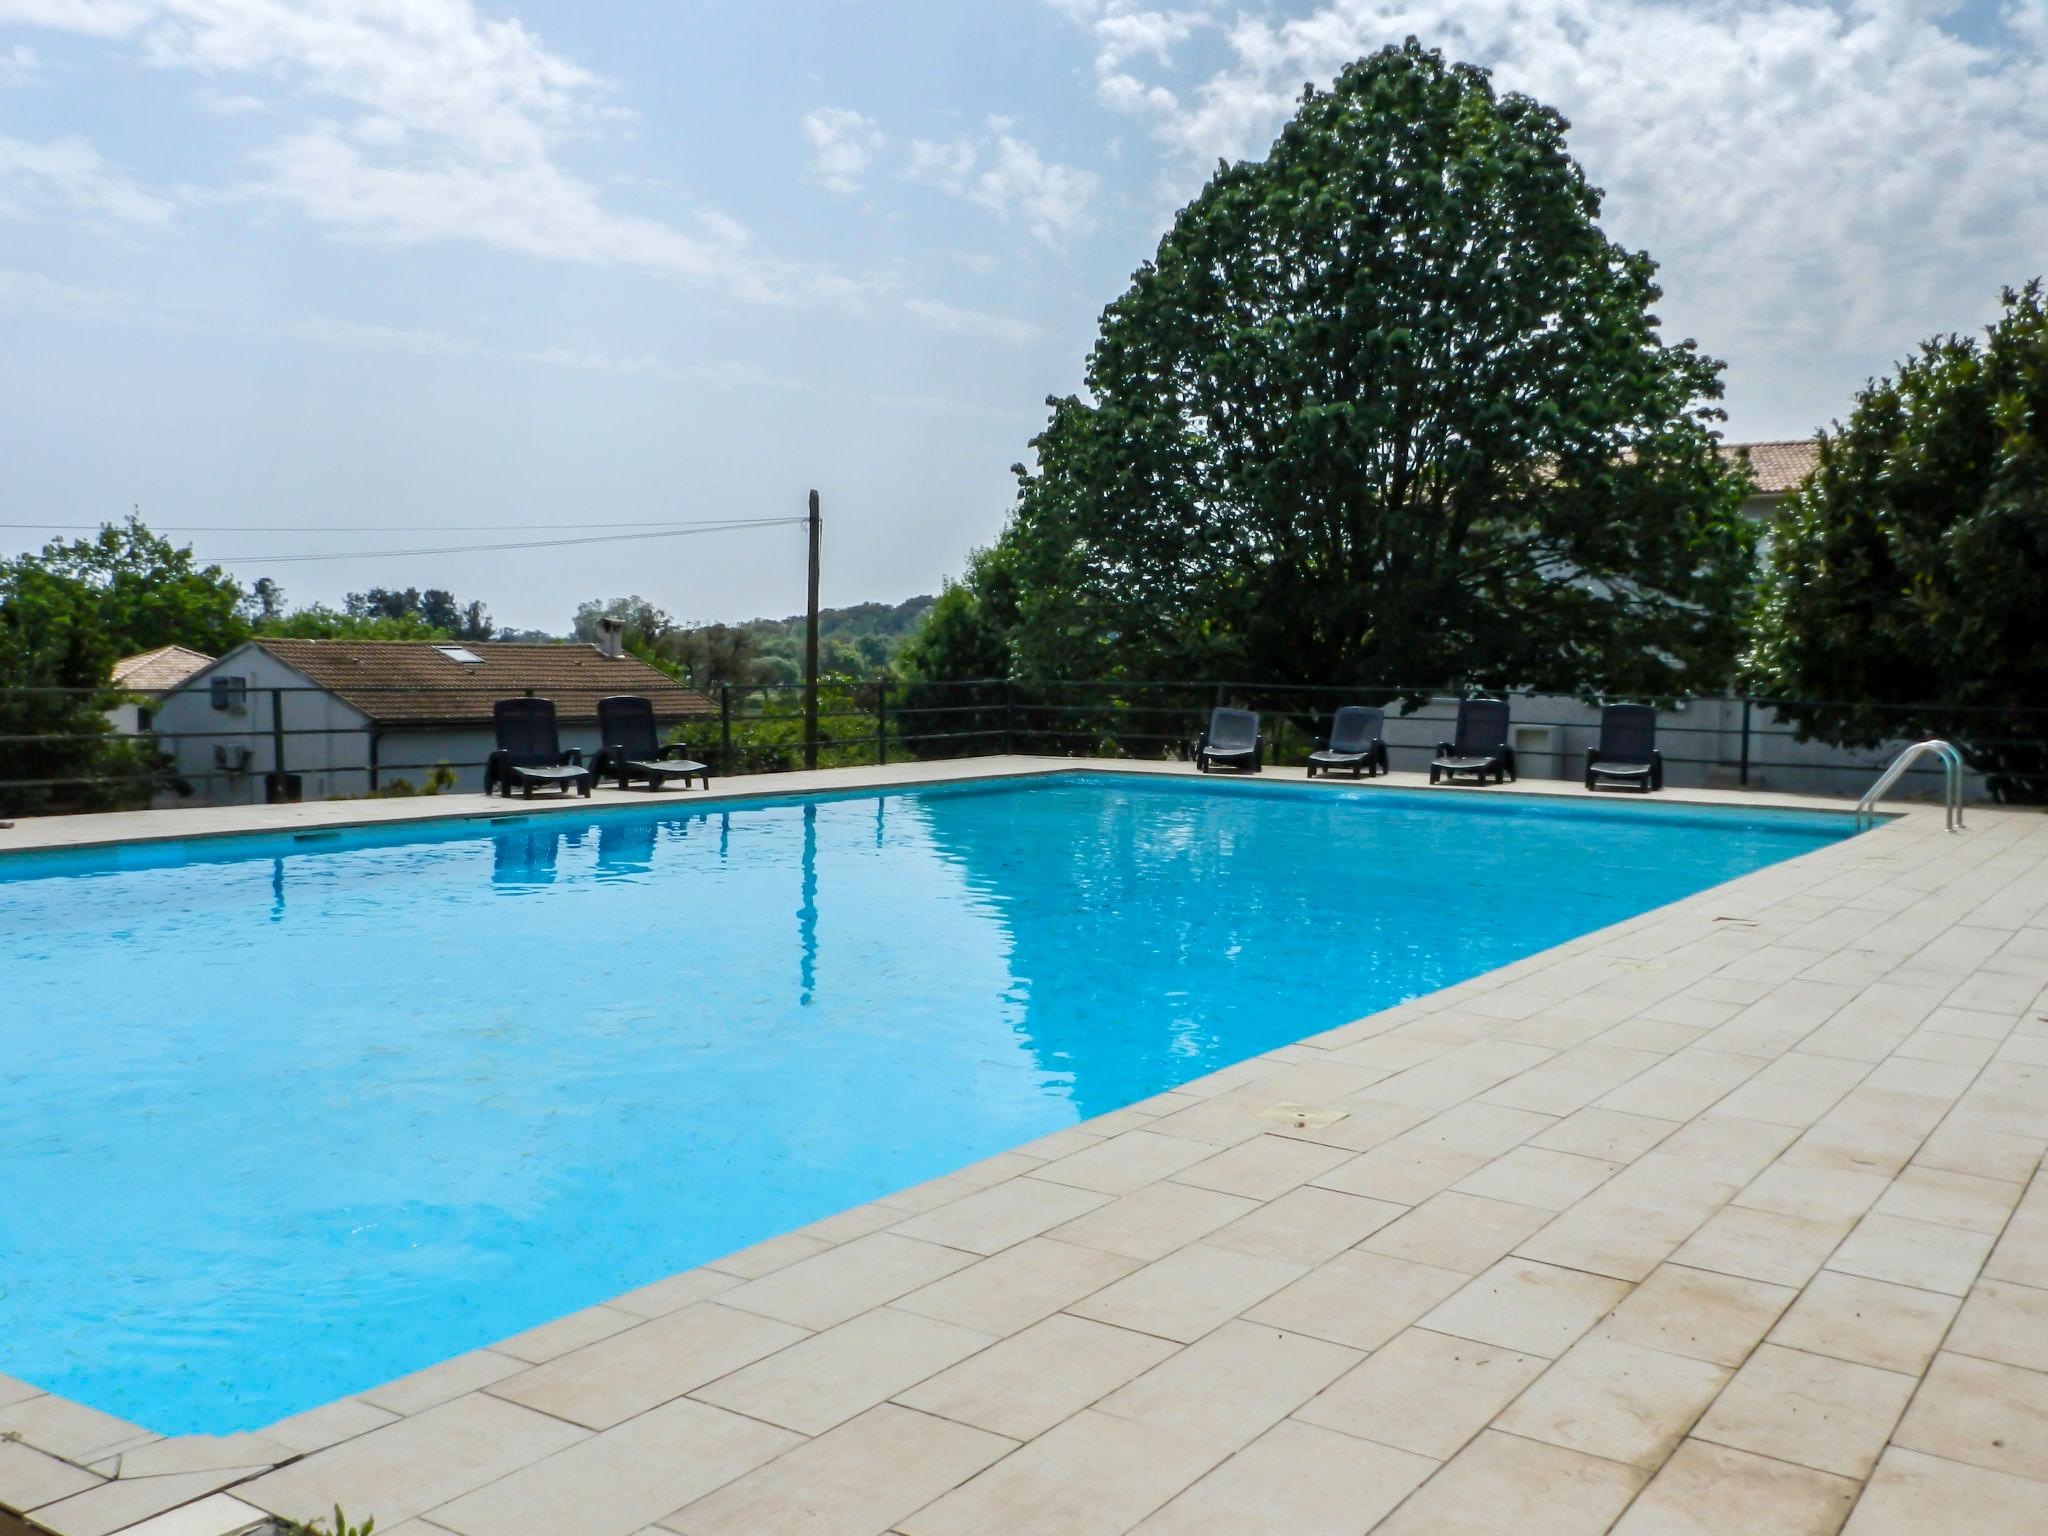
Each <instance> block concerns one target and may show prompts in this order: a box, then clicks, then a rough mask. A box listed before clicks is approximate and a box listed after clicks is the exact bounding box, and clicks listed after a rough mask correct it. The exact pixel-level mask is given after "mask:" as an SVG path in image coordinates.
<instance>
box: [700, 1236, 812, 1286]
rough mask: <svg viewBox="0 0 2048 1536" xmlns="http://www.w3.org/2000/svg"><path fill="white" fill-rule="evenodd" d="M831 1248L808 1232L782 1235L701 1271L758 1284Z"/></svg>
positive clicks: (734, 1253)
mask: <svg viewBox="0 0 2048 1536" xmlns="http://www.w3.org/2000/svg"><path fill="white" fill-rule="evenodd" d="M831 1246H832V1245H831V1244H830V1243H828V1242H826V1241H825V1239H824V1238H822V1237H813V1236H812V1235H811V1234H810V1233H808V1232H783V1233H780V1234H779V1235H777V1236H775V1237H771V1238H768V1239H766V1240H765V1241H763V1242H758V1243H755V1244H753V1245H752V1246H750V1247H746V1248H741V1249H738V1250H736V1251H735V1252H732V1253H728V1254H727V1255H726V1256H725V1257H724V1258H722V1259H713V1260H712V1261H711V1262H710V1263H709V1264H706V1265H705V1266H704V1267H705V1268H706V1269H715V1270H717V1271H719V1272H720V1273H721V1274H727V1275H737V1276H739V1278H740V1279H742V1280H758V1279H760V1278H761V1277H762V1276H763V1275H772V1274H774V1273H775V1271H776V1270H778V1269H786V1268H787V1267H788V1266H790V1265H791V1264H794V1263H795V1262H796V1261H797V1260H798V1259H808V1258H810V1257H811V1256H812V1255H813V1254H818V1253H823V1252H824V1251H825V1250H826V1249H827V1248H830V1247H831Z"/></svg>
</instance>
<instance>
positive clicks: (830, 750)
mask: <svg viewBox="0 0 2048 1536" xmlns="http://www.w3.org/2000/svg"><path fill="white" fill-rule="evenodd" d="M498 692H500V690H499V689H495V688H493V689H485V688H476V689H470V690H466V691H465V692H463V693H461V694H456V695H450V694H447V693H437V694H435V695H434V696H433V697H432V699H431V700H428V699H426V698H424V697H423V696H422V695H421V694H420V693H419V691H418V690H416V689H410V688H402V687H392V688H353V689H351V690H350V697H351V698H352V699H353V700H354V703H353V704H351V703H347V702H344V701H343V700H341V699H340V698H338V697H337V696H336V695H335V694H334V693H333V692H331V691H329V690H327V689H323V688H318V687H312V686H308V685H305V684H286V683H279V684H276V685H274V686H267V685H264V684H262V683H261V682H260V681H259V680H253V679H252V680H249V684H248V686H246V687H240V688H235V689H228V690H220V689H198V688H193V689H180V690H175V691H173V692H171V693H169V694H165V695H158V696H147V695H138V694H129V693H123V692H121V691H119V690H116V689H105V688H103V689H55V688H11V689H10V688H0V815H4V814H19V813H22V812H48V811H63V810H83V809H103V808H110V807H123V806H136V805H148V804H159V805H161V804H177V803H181V802H182V803H240V802H249V801H262V800H289V799H299V798H306V799H314V798H341V797H349V796H389V795H402V794H408V793H418V792H420V791H421V790H422V789H424V788H425V787H426V786H427V783H428V780H429V779H430V778H434V777H437V776H438V777H439V778H440V779H442V780H444V781H445V780H446V779H448V778H450V777H451V776H452V779H453V784H452V786H451V787H454V788H458V789H475V788H478V787H480V785H481V779H482V772H483V767H484V763H485V760H486V759H487V758H488V756H489V753H490V750H491V746H492V732H491V726H490V719H489V715H490V709H489V706H490V702H491V700H492V698H494V697H495V696H496V695H497V694H498ZM803 696H804V689H803V685H801V684H796V683H750V684H726V685H714V686H711V687H709V688H705V689H701V690H695V691H694V692H693V698H692V701H691V702H690V703H689V705H688V708H687V709H685V708H683V707H682V702H681V699H680V695H679V697H678V699H676V700H672V701H668V703H669V704H673V705H674V706H675V707H674V708H669V707H668V705H664V706H663V708H664V713H665V716H666V719H665V724H667V725H668V726H669V731H668V734H669V736H670V737H671V739H674V738H678V737H679V738H680V739H682V740H683V741H685V742H686V743H687V744H688V745H689V747H690V749H691V755H693V756H696V757H699V758H701V759H703V760H704V761H705V762H707V763H709V764H710V765H711V766H712V769H713V771H714V772H716V773H719V774H721V775H732V774H751V773H774V772H780V771H785V770H788V769H793V768H798V767H801V766H802V765H803V761H804V745H805V743H804V718H803ZM1494 696H1495V697H1506V698H1507V699H1508V700H1509V703H1510V708H1511V710H1512V720H1513V726H1512V730H1513V735H1514V741H1513V744H1514V746H1515V747H1516V749H1517V755H1518V758H1519V760H1520V766H1521V769H1522V772H1523V775H1524V776H1525V777H1536V778H1572V777H1576V776H1577V774H1578V772H1579V771H1580V770H1582V768H1583V760H1584V754H1585V752H1586V750H1587V748H1588V747H1590V746H1593V745H1595V744H1596V743H1597V740H1598V726H1599V706H1598V705H1597V704H1593V703H1588V702H1586V701H1583V700H1580V699H1577V698H1573V697H1570V696H1565V695H1557V694H1541V693H1524V692H1513V693H1508V694H1506V695H1500V694H1496V695H1494ZM1457 697H1458V696H1457V695H1456V694H1453V693H1450V692H1448V691H1445V690H1442V689H1438V688H1433V687H1426V686H1416V687H1403V686H1397V685H1382V686H1376V687H1329V686H1318V685H1313V684H1292V683H1255V682H1218V681H1188V682H1142V683H1141V682H1128V681H1116V682H1062V683H1024V682H1016V681H1006V680H1002V679H980V680H968V681H960V682H945V683H933V682H903V681H898V680H895V679H889V678H877V679H865V680H863V679H852V678H831V679H827V680H825V681H824V682H822V683H821V684H820V686H819V707H818V731H819V741H818V761H819V763H820V765H821V766H825V767H842V766H848V765H851V764H856V763H891V762H903V761H909V760H913V759H932V758H946V757H969V756H985V755H990V754H996V753H1022V754H1031V755H1052V756H1061V757H1099V758H1152V759H1159V758H1185V757H1187V756H1188V755H1190V753H1191V751H1192V748H1193V744H1194V742H1195V739H1196V737H1197V736H1198V734H1199V733H1200V731H1201V729H1202V726H1203V724H1204V723H1205V722H1206V720H1207V717H1208V713H1209V711H1210V710H1211V709H1213V708H1215V707H1217V706H1219V705H1226V704H1227V705H1234V706H1237V707H1241V708H1250V709H1256V710H1258V711H1259V712H1260V713H1261V716H1262V718H1263V720H1264V722H1265V734H1266V760H1267V761H1268V762H1269V763H1272V764H1275V765H1278V766H1286V765H1289V764H1294V763H1299V762H1301V761H1302V760H1303V759H1305V757H1306V755H1307V753H1308V752H1309V751H1310V750H1312V748H1313V746H1314V743H1315V738H1316V736H1317V734H1318V733H1319V732H1320V731H1321V730H1323V729H1326V728H1327V723H1328V720H1329V717H1330V715H1331V714H1332V713H1333V712H1334V711H1335V710H1336V709H1337V708H1339V707H1340V706H1342V705H1345V704H1353V703H1365V704H1374V705H1379V706H1381V707H1383V708H1384V709H1385V710H1386V719H1387V724H1386V740H1387V745H1388V749H1389V755H1390V757H1391V759H1392V763H1393V766H1394V767H1395V768H1396V769H1399V768H1404V767H1405V768H1421V767H1424V766H1426V765H1427V762H1428V760H1429V757H1430V755H1431V754H1432V753H1433V752H1434V750H1435V746H1436V743H1437V742H1439V741H1440V740H1443V739H1444V738H1445V737H1447V736H1448V735H1449V734H1450V725H1451V721H1452V719H1453V717H1454V715H1455V709H1456V703H1457ZM594 702H595V696H594V695H593V696H592V697H591V698H588V699H564V698H559V697H558V704H559V705H560V708H561V713H562V739H563V745H564V746H565V747H567V748H576V749H579V750H581V751H582V752H583V753H584V755H585V758H586V760H587V759H588V758H589V757H591V756H592V755H594V753H595V751H596V750H597V749H598V748H599V747H600V746H602V745H603V743H602V742H600V741H599V740H598V734H597V728H596V725H595V723H594V718H593V715H594ZM1814 707H1818V705H1817V704H1816V703H1815V701H1797V702H1796V703H1795V702H1791V701H1768V700H1762V699H1755V698H1745V697H1742V696H1739V695H1738V696H1728V697H1715V698H1693V699H1684V700H1675V701H1667V702H1666V703H1665V704H1664V705H1663V706H1662V707H1661V709H1660V713H1659V723H1658V741H1659V745H1660V748H1661V750H1662V752H1663V757H1664V763H1665V771H1666V780H1667V782H1669V783H1672V784H1675V785H1688V784H1691V785H1699V784H1722V785H1727V786H1728V787H1740V786H1750V787H1762V788H1772V789H1787V790H1797V791H1800V792H1805V793H1818V794H1838V795H1844V796H1854V795H1855V794H1857V793H1859V792H1860V791H1861V790H1863V789H1864V788H1865V787H1867V785H1868V784H1869V782H1870V780H1871V779H1872V778H1873V777H1874V776H1875V774H1876V773H1878V772H1879V771H1881V770H1882V768H1883V766H1884V764H1885V762H1886V760H1887V759H1888V757H1889V756H1890V755H1891V752H1892V751H1893V750H1895V745H1894V740H1893V736H1894V734H1895V737H1896V740H1897V741H1898V742H1903V741H1905V740H1908V739H1911V738H1914V737H1916V736H1919V735H1924V734H1930V733H1931V732H1932V731H1933V730H1935V729H1937V728H1939V729H1940V730H1942V731H1943V732H1944V733H1947V734H1958V733H1957V731H1956V721H1957V720H1958V718H1964V719H1966V720H1968V721H1969V724H1970V734H1971V740H1970V741H1969V743H1968V745H1967V747H1966V750H1968V751H1970V752H1971V753H1972V754H1973V763H1972V766H1973V767H1982V766H1983V762H1984V761H1985V760H1990V759H1997V760H2001V761H2002V760H2004V759H2005V758H2007V757H2009V756H2010V754H2011V753H2012V752H2015V751H2018V752H2025V751H2028V750H2033V751H2036V752H2039V751H2040V750H2041V749H2042V747H2043V744H2044V742H2048V709H2038V708H2033V709H2019V708H2015V709H1977V710H1972V709H1969V708H1967V707H1957V706H1879V707H1872V708H1866V709H1865V713H1866V715H1871V714H1872V713H1873V709H1874V715H1875V718H1877V719H1880V720H1881V721H1883V722H1884V731H1885V733H1886V739H1885V740H1884V741H1880V742H1878V743H1876V744H1874V745H1872V746H1870V747H1868V748H1860V749H1859V748H1839V747H1831V746H1828V745H1826V744H1824V743H1821V742H1818V741H1807V740H1801V739H1800V735H1799V731H1798V729H1797V727H1796V725H1795V723H1794V721H1795V719H1796V718H1797V713H1798V711H1799V710H1800V709H1802V708H1814ZM437 716H438V717H437ZM1894 721H1895V722H1896V732H1895V733H1893V731H1892V722H1894ZM52 726H55V727H58V728H55V729H52V728H49V727H52ZM39 727H41V728H39ZM1936 776H1937V770H1935V769H1933V768H1931V767H1930V768H1927V769H1924V770H1921V771H1919V772H1918V773H1916V774H1915V775H1913V776H1912V778H1913V780H1914V781H1916V782H1917V781H1920V780H1923V779H1924V780H1927V781H1929V782H1931V781H1932V779H1933V778H1934V777H1936Z"/></svg>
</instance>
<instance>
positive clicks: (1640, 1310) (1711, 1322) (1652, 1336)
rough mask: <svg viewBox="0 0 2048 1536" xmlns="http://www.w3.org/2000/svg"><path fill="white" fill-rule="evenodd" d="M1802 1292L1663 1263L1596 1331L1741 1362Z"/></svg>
mask: <svg viewBox="0 0 2048 1536" xmlns="http://www.w3.org/2000/svg"><path fill="white" fill-rule="evenodd" d="M1798 1294H1799V1293H1798V1292H1797V1291H1796V1290H1794V1289H1792V1288H1791V1287H1790V1286H1783V1285H1765V1284H1764V1283H1763V1282H1761V1281H1758V1280H1744V1279H1742V1278H1740V1277H1739V1276H1736V1275H1724V1274H1718V1273H1716V1272H1714V1271H1713V1270H1706V1269H1691V1268H1688V1267H1687V1266H1685V1265H1683V1264H1661V1265H1659V1266H1658V1267H1657V1268H1656V1269H1655V1270H1654V1271H1652V1273H1651V1275H1650V1277H1649V1279H1647V1280H1645V1281H1644V1282H1643V1283H1642V1284H1641V1285H1639V1286H1637V1287H1636V1288H1635V1290H1633V1291H1631V1292H1630V1293H1629V1296H1628V1299H1627V1300H1625V1301H1623V1302H1622V1304H1621V1305H1620V1306H1618V1307H1616V1308H1615V1309H1614V1311H1613V1312H1612V1313H1611V1314H1610V1315H1609V1316H1608V1317H1607V1318H1606V1319H1605V1320H1604V1321H1602V1322H1601V1324H1600V1326H1599V1327H1598V1328H1596V1329H1594V1330H1593V1337H1594V1338H1597V1339H1606V1340H1609V1341H1611V1342H1613V1343H1617V1344H1634V1345H1639V1346H1641V1347H1642V1348H1645V1349H1661V1350H1664V1351H1666V1352H1667V1353H1670V1354H1674V1355H1683V1356H1685V1357H1686V1358H1687V1359H1690V1360H1707V1361H1711V1362H1713V1363H1714V1364H1716V1365H1727V1366H1736V1365H1740V1364H1742V1362H1743V1361H1744V1360H1745V1359H1747V1358H1748V1356H1749V1352H1750V1350H1752V1349H1754V1348H1755V1347H1756V1342H1757V1340H1758V1339H1761V1338H1762V1337H1763V1336H1764V1335H1765V1334H1766V1333H1767V1332H1769V1331H1770V1327H1771V1325H1772V1324H1773V1323H1774V1322H1776V1321H1777V1320H1778V1316H1779V1314H1780V1313H1782V1312H1783V1311H1784V1310H1785V1308H1786V1307H1787V1306H1789V1305H1791V1304H1792V1300H1793V1298H1794V1297H1795V1296H1797V1295H1798Z"/></svg>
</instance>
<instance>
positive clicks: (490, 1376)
mask: <svg viewBox="0 0 2048 1536" xmlns="http://www.w3.org/2000/svg"><path fill="white" fill-rule="evenodd" d="M525 1369H526V1362H525V1361H523V1360H516V1359H514V1358H513V1357H512V1356H510V1355H501V1354H497V1353H495V1352H494V1351H492V1350H488V1349H473V1350H471V1351H470V1352H469V1353H468V1354H466V1355H457V1356H455V1357H454V1358H453V1359H451V1360H443V1361H442V1362H441V1363H440V1364H439V1365H430V1366H428V1367H427V1368H426V1369H425V1370H423V1371H414V1372H413V1373H412V1374H411V1375H410V1376H401V1377H399V1378H398V1379H397V1380H396V1381H387V1382H385V1383H384V1384H383V1385H382V1386H380V1387H372V1388H370V1390H369V1391H367V1392H359V1393H357V1394H356V1395H357V1396H358V1397H360V1398H361V1399H362V1400H363V1401H364V1402H366V1403H368V1404H369V1405H370V1406H371V1407H373V1408H383V1409H385V1410H387V1411H389V1412H391V1413H397V1414H407V1413H419V1412H421V1411H422V1410H424V1409H427V1408H431V1407H433V1406H434V1405H435V1404H436V1403H445V1402H447V1401H448V1399H449V1398H451V1397H460V1396H462V1394H463V1393H465V1392H474V1391H476V1390H477V1389H478V1388H479V1387H488V1386H489V1385H490V1384H491V1383H492V1382H494V1381H503V1380H504V1379H505V1378H506V1377H507V1376H516V1375H518V1374H519V1372H521V1371H523V1370H525Z"/></svg>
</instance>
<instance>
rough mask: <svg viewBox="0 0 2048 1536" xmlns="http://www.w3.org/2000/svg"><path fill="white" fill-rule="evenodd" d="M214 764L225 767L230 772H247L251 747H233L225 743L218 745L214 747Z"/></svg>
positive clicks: (217, 766)
mask: <svg viewBox="0 0 2048 1536" xmlns="http://www.w3.org/2000/svg"><path fill="white" fill-rule="evenodd" d="M213 766H214V767H216V768H221V769H225V770H226V771H227V772H229V773H247V772H248V771H249V749H248V748H247V747H231V746H228V745H226V744H225V743H223V744H221V745H219V746H216V747H215V748H214V749H213Z"/></svg>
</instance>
